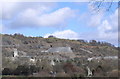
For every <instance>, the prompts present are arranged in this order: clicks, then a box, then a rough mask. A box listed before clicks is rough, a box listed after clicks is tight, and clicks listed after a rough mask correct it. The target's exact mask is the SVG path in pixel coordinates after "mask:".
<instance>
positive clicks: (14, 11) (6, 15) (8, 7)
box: [0, 2, 55, 20]
mask: <svg viewBox="0 0 120 79" xmlns="http://www.w3.org/2000/svg"><path fill="white" fill-rule="evenodd" d="M54 5H55V4H54V3H47V2H46V3H43V2H41V3H36V2H32V3H30V2H2V3H0V7H2V12H1V14H2V16H0V19H2V20H10V19H13V18H15V17H16V16H18V15H19V13H21V12H23V11H25V10H27V9H29V8H31V9H34V10H38V11H39V12H41V13H42V12H44V11H49V10H50V9H52V7H54Z"/></svg>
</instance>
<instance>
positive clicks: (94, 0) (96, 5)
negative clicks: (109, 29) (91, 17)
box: [90, 0, 120, 12]
mask: <svg viewBox="0 0 120 79" xmlns="http://www.w3.org/2000/svg"><path fill="white" fill-rule="evenodd" d="M90 4H91V6H92V8H93V10H94V11H96V12H99V11H100V10H102V9H103V8H104V9H105V11H107V12H109V11H112V7H113V6H114V7H116V8H118V7H119V5H120V2H118V5H113V4H114V0H111V1H109V2H107V0H101V1H98V0H90Z"/></svg>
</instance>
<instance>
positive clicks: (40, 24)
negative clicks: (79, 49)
mask: <svg viewBox="0 0 120 79" xmlns="http://www.w3.org/2000/svg"><path fill="white" fill-rule="evenodd" d="M104 4H107V3H104ZM116 6H117V3H113V4H112V8H111V10H110V11H109V12H106V11H105V8H104V7H102V8H101V10H100V11H99V12H96V10H93V8H94V7H93V6H92V5H91V4H90V3H88V2H76V3H75V2H74V3H73V2H72V3H70V2H49V3H48V2H45V3H42V2H9V3H2V5H0V7H2V12H1V13H2V16H0V20H2V23H0V28H1V29H2V31H1V33H3V34H14V33H21V34H24V35H25V36H42V37H48V36H49V35H54V36H56V37H58V38H65V39H84V40H92V39H95V40H100V41H106V42H110V43H112V44H114V45H117V41H118V8H116Z"/></svg>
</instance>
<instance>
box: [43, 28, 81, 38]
mask: <svg viewBox="0 0 120 79" xmlns="http://www.w3.org/2000/svg"><path fill="white" fill-rule="evenodd" d="M50 35H53V36H55V37H58V38H64V39H79V35H78V33H76V32H74V31H72V30H63V31H56V32H54V33H51V34H46V35H45V36H44V37H45V38H46V37H48V36H50Z"/></svg>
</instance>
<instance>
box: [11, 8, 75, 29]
mask: <svg viewBox="0 0 120 79" xmlns="http://www.w3.org/2000/svg"><path fill="white" fill-rule="evenodd" d="M74 16H75V13H74V10H72V9H70V8H69V7H64V8H60V9H58V10H56V11H54V12H51V13H44V14H41V13H40V12H38V11H37V10H34V9H27V10H25V11H24V12H21V14H20V15H19V16H18V17H17V18H16V20H15V21H13V22H12V23H11V24H12V25H11V26H14V27H17V28H19V27H24V26H29V27H30V26H31V27H35V26H37V27H41V26H51V27H54V26H57V27H58V26H62V25H64V24H66V22H67V20H69V18H72V17H74Z"/></svg>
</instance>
